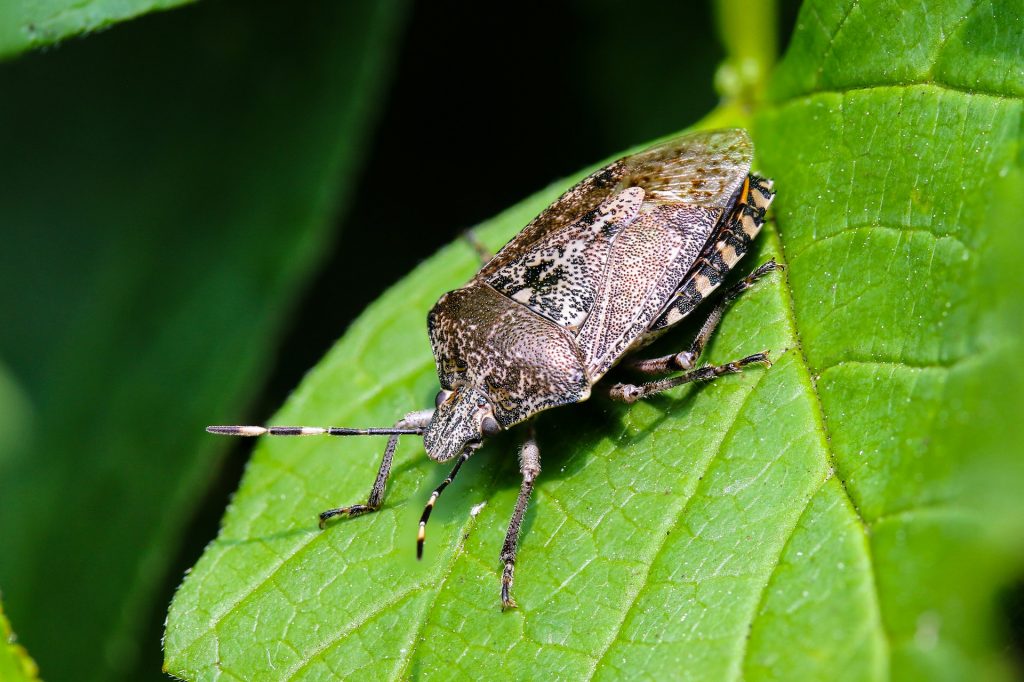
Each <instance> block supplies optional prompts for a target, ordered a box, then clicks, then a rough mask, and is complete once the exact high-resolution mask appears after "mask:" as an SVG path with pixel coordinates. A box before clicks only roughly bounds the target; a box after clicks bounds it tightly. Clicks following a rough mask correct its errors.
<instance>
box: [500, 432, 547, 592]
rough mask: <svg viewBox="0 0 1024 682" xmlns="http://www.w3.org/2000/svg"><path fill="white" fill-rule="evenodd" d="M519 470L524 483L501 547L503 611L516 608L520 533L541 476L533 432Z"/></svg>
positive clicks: (521, 454) (521, 456) (524, 446)
mask: <svg viewBox="0 0 1024 682" xmlns="http://www.w3.org/2000/svg"><path fill="white" fill-rule="evenodd" d="M519 469H520V471H522V473H523V483H522V485H521V486H520V487H519V497H518V498H517V499H516V508H515V510H514V511H513V512H512V519H511V520H510V521H509V523H508V532H506V533H505V544H503V545H502V547H501V562H502V563H503V564H504V565H505V566H504V569H503V570H502V572H501V608H502V609H514V608H515V607H516V602H515V600H514V599H512V595H511V592H512V576H513V574H514V573H515V567H516V551H517V550H518V548H519V531H520V529H521V528H522V525H523V516H524V515H525V514H526V505H527V504H529V502H530V495H531V494H532V493H533V483H534V481H535V480H536V479H537V476H538V474H540V450H539V449H538V448H537V440H536V438H535V437H534V435H533V433H532V432H531V433H530V437H529V439H527V441H526V442H525V443H523V447H522V448H521V449H520V450H519Z"/></svg>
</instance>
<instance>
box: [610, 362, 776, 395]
mask: <svg viewBox="0 0 1024 682" xmlns="http://www.w3.org/2000/svg"><path fill="white" fill-rule="evenodd" d="M752 364H761V365H767V366H769V367H770V366H771V364H772V363H771V360H769V359H768V351H763V352H761V353H754V354H753V355H748V356H747V357H745V358H741V359H739V360H734V361H733V362H727V363H726V364H724V365H708V366H706V367H699V368H697V369H694V370H691V371H689V372H687V373H686V374H680V375H679V376H675V377H669V378H668V379H661V380H660V381H652V382H650V383H646V384H615V385H614V386H612V387H611V388H610V389H609V390H608V394H609V396H610V397H611V398H612V400H618V401H620V402H624V403H635V402H636V401H637V400H641V399H643V398H647V397H650V396H652V395H655V394H656V393H661V392H662V391H667V390H668V389H670V388H675V387H676V386H682V385H683V384H688V383H690V382H693V381H711V380H712V379H717V378H718V377H720V376H722V375H724V374H737V373H739V372H741V371H743V368H744V367H746V366H747V365H752Z"/></svg>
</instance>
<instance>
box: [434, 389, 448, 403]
mask: <svg viewBox="0 0 1024 682" xmlns="http://www.w3.org/2000/svg"><path fill="white" fill-rule="evenodd" d="M451 394H452V392H451V391H446V390H444V389H443V388H442V389H441V390H440V391H438V392H437V397H435V398H434V407H441V403H443V402H444V401H446V400H448V396H450V395H451Z"/></svg>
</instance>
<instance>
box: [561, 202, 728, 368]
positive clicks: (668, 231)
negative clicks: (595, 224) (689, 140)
mask: <svg viewBox="0 0 1024 682" xmlns="http://www.w3.org/2000/svg"><path fill="white" fill-rule="evenodd" d="M720 219H721V210H720V209H718V208H712V207H707V206H695V205H692V204H678V203H670V204H645V205H644V207H643V210H642V211H641V214H640V216H638V217H637V219H636V220H634V221H633V222H632V223H631V224H630V225H629V226H628V227H627V228H626V229H624V230H622V232H620V233H619V235H618V237H617V238H616V240H615V243H614V245H613V246H612V249H611V252H610V253H609V256H608V266H607V268H606V270H605V276H604V277H603V278H602V280H601V283H600V288H599V289H598V292H597V296H596V301H595V303H594V306H593V309H592V311H591V313H590V315H589V317H588V318H587V320H586V322H585V323H584V325H583V327H582V328H581V329H580V331H579V334H578V335H577V343H578V344H579V346H580V350H581V351H582V353H583V357H584V362H585V363H586V368H587V374H588V376H589V377H590V380H591V382H596V381H597V380H598V379H600V378H601V376H603V375H604V373H605V372H607V371H608V370H609V369H610V368H611V367H612V365H614V364H615V362H616V361H617V360H618V359H619V358H620V357H621V356H622V354H623V353H625V352H626V351H627V350H628V349H629V348H630V346H631V345H632V344H633V343H634V342H635V341H637V339H640V338H641V337H642V336H643V335H644V334H645V333H646V332H647V330H648V328H649V327H650V325H651V322H652V321H653V320H655V319H657V317H658V315H659V313H660V312H661V311H662V310H663V309H664V307H665V306H666V304H667V303H668V302H669V300H670V299H671V298H672V296H673V295H674V294H675V292H676V289H677V288H678V287H679V283H680V282H681V281H682V280H683V279H684V277H685V276H686V274H687V272H688V271H690V269H691V268H692V267H693V264H694V261H695V260H696V259H697V257H698V255H699V254H700V252H701V250H703V249H704V246H705V244H706V243H707V241H708V239H709V237H710V236H711V234H712V233H713V232H714V230H715V227H716V226H717V225H718V222H719V220H720Z"/></svg>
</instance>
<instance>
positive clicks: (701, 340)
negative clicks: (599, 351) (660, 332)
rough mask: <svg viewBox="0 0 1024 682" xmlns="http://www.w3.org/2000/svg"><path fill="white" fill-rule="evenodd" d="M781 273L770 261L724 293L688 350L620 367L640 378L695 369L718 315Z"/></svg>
mask: <svg viewBox="0 0 1024 682" xmlns="http://www.w3.org/2000/svg"><path fill="white" fill-rule="evenodd" d="M781 269H782V266H781V265H779V264H778V263H776V262H775V259H774V258H773V259H771V260H769V261H767V262H765V263H762V264H761V265H760V266H759V267H758V268H757V269H756V270H754V271H753V272H751V273H750V274H749V275H747V276H746V277H744V278H743V279H741V280H740V281H739V282H737V283H736V284H735V285H733V286H732V287H730V288H729V289H727V290H726V291H725V293H724V294H723V295H722V300H720V301H719V302H718V305H716V306H715V307H714V309H713V310H712V311H711V313H710V314H709V315H708V317H707V319H706V320H704V324H703V325H701V328H700V331H699V332H698V333H697V337H696V338H695V339H694V340H693V343H692V344H691V345H690V348H689V350H684V351H682V352H680V353H673V354H671V355H663V356H661V357H658V358H648V359H643V360H630V361H627V362H625V363H623V364H624V366H625V367H627V368H629V369H631V370H634V371H636V372H640V373H641V374H666V373H668V372H683V371H687V370H691V369H693V368H694V367H696V366H697V360H698V358H700V355H701V353H703V352H704V347H705V346H706V345H707V343H708V341H709V340H710V339H711V336H712V334H714V333H715V330H716V329H717V328H718V323H719V322H721V321H722V315H723V314H725V310H726V308H728V307H729V304H730V303H732V302H733V301H735V300H736V299H737V298H739V297H740V295H741V294H742V293H743V292H744V291H746V290H748V289H750V288H751V287H753V286H754V283H755V282H757V280H759V279H761V278H762V277H764V276H765V275H767V274H768V273H769V272H773V271H775V270H781Z"/></svg>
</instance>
